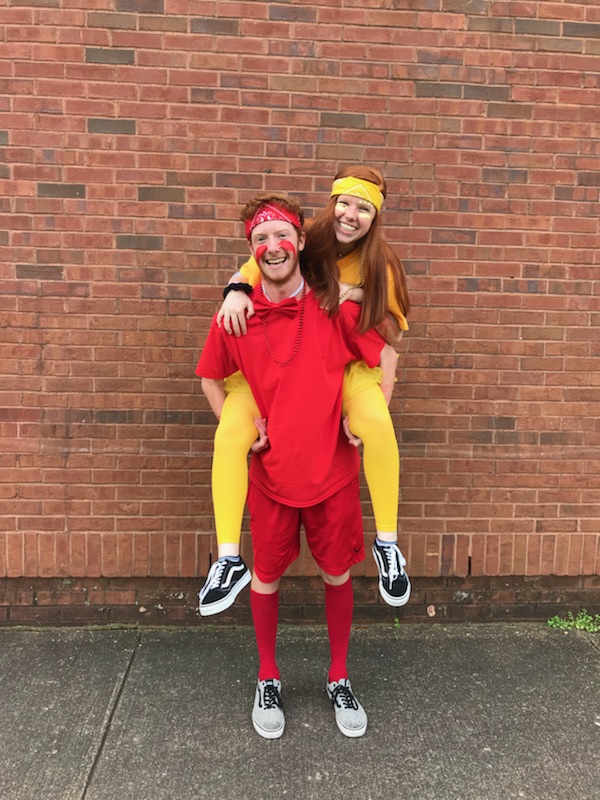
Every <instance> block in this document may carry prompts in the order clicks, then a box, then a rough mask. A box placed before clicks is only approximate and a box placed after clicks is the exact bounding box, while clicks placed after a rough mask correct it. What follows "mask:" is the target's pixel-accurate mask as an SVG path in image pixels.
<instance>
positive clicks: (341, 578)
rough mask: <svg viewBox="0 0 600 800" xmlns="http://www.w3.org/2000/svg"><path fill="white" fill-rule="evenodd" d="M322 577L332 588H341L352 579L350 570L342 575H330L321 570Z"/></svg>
mask: <svg viewBox="0 0 600 800" xmlns="http://www.w3.org/2000/svg"><path fill="white" fill-rule="evenodd" d="M321 576H322V578H323V580H324V581H325V583H328V584H329V585H330V586H341V585H342V584H343V583H346V581H347V580H348V579H349V578H350V570H349V569H347V570H346V572H344V573H343V574H342V575H329V574H328V573H327V572H323V570H321Z"/></svg>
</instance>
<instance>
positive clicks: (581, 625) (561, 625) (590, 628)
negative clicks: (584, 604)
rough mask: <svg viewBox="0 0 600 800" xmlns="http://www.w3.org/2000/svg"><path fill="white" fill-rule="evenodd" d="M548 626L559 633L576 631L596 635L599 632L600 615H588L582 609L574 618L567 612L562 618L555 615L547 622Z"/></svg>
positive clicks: (570, 612) (571, 613)
mask: <svg viewBox="0 0 600 800" xmlns="http://www.w3.org/2000/svg"><path fill="white" fill-rule="evenodd" d="M548 625H549V626H550V627H551V628H558V630H561V631H570V630H576V631H587V632H588V633H597V632H598V631H600V614H593V615H592V614H588V612H587V611H586V610H585V608H582V609H581V611H580V612H579V613H578V614H577V616H574V615H573V612H572V611H569V612H568V613H567V616H566V617H564V618H563V617H559V616H558V614H556V616H554V617H552V618H551V619H549V620H548Z"/></svg>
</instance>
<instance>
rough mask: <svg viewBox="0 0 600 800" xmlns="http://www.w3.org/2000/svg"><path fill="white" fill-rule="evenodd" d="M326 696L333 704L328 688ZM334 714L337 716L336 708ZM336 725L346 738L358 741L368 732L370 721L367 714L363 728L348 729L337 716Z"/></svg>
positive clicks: (326, 688)
mask: <svg viewBox="0 0 600 800" xmlns="http://www.w3.org/2000/svg"><path fill="white" fill-rule="evenodd" d="M325 694H326V695H327V699H328V700H329V702H330V704H331V695H330V693H329V687H328V686H326V687H325ZM332 707H333V706H332ZM363 711H364V709H363ZM333 713H334V714H335V708H334V709H333ZM335 724H336V725H337V726H338V728H339V729H340V731H341V732H342V733H343V734H344V736H348V738H349V739H358V737H359V736H364V734H365V731H366V730H367V725H368V724H369V719H368V717H367V716H366V714H365V724H364V725H363V726H362V728H346V727H344V725H342V723H341V722H340V720H339V719H338V715H337V714H335Z"/></svg>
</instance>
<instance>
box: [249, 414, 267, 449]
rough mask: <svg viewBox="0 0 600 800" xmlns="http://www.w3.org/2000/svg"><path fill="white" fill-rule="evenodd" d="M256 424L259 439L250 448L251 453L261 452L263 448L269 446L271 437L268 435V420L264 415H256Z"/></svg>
mask: <svg viewBox="0 0 600 800" xmlns="http://www.w3.org/2000/svg"><path fill="white" fill-rule="evenodd" d="M254 424H255V426H256V430H257V431H258V439H257V440H256V441H255V442H254V444H253V445H252V447H251V448H250V452H251V453H260V451H261V450H266V449H267V447H268V446H269V437H268V436H267V420H266V419H265V418H264V417H254Z"/></svg>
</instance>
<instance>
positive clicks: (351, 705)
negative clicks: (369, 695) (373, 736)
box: [326, 678, 367, 737]
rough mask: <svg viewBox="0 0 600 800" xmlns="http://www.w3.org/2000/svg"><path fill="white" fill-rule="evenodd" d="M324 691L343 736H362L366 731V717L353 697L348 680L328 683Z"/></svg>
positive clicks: (343, 679)
mask: <svg viewBox="0 0 600 800" xmlns="http://www.w3.org/2000/svg"><path fill="white" fill-rule="evenodd" d="M326 690H327V697H328V698H329V699H330V700H331V704H332V706H333V709H334V711H335V721H336V722H337V726H338V728H339V729H340V730H341V732H342V733H343V734H344V736H351V737H355V736H362V735H363V734H364V732H365V731H366V730H367V715H366V713H365V710H364V708H363V707H362V706H361V704H360V703H359V702H358V700H357V699H356V697H355V696H354V692H353V691H352V687H351V686H350V681H349V680H348V678H342V679H341V680H340V681H332V682H331V683H328V684H327V686H326Z"/></svg>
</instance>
